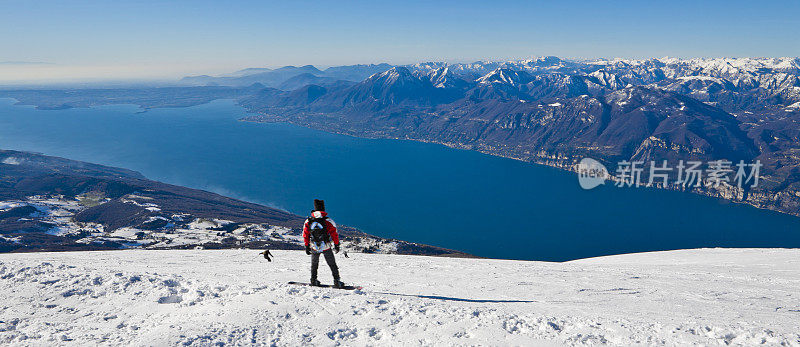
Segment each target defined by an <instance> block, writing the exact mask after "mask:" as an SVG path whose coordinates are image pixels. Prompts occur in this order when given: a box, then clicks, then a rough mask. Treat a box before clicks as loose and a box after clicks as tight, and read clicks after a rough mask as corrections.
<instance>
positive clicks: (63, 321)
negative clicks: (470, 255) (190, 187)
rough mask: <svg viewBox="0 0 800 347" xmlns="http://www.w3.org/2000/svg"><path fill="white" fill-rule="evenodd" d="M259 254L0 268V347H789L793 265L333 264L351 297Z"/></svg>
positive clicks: (799, 280)
mask: <svg viewBox="0 0 800 347" xmlns="http://www.w3.org/2000/svg"><path fill="white" fill-rule="evenodd" d="M273 253H274V255H275V259H274V261H273V262H271V263H268V262H266V261H265V260H264V259H263V258H260V256H259V255H258V254H257V251H253V250H225V251H208V250H205V251H198V250H186V251H175V250H169V251H153V250H128V251H105V252H76V253H28V254H2V255H0V295H2V296H3V298H4V300H3V301H2V303H0V343H13V344H24V345H53V344H57V345H75V346H79V345H86V344H96V343H102V344H109V345H176V344H181V345H189V346H192V345H198V346H199V345H202V346H207V345H217V344H248V345H249V344H255V345H299V344H314V345H387V346H388V345H398V344H403V345H432V344H436V345H453V344H455V345H475V344H480V345H536V344H547V345H552V344H567V345H584V344H613V345H631V344H649V345H652V344H665V345H685V344H705V345H709V344H714V345H715V344H740V345H741V344H745V345H752V344H770V345H778V344H783V345H798V344H800V334H799V333H798V329H797V328H798V326H797V321H798V315H800V306H798V302H797V296H798V295H800V294H798V290H797V286H798V284H800V270H798V269H800V260H798V259H800V251H798V250H781V249H701V250H684V251H671V252H655V253H642V254H631V255H622V256H612V257H601V258H594V259H585V260H580V261H574V262H568V263H543V262H524V261H506V260H487V259H455V258H434V257H421V256H397V255H377V254H353V255H351V258H349V259H346V258H343V257H338V258H337V261H338V262H339V265H340V267H341V269H342V274H343V278H344V279H345V281H347V282H349V283H354V284H358V285H363V286H364V287H365V289H364V290H362V291H340V290H335V289H322V288H308V287H298V286H291V285H288V284H286V282H287V281H291V280H301V281H302V280H306V279H307V276H308V272H307V271H308V269H307V266H308V257H307V256H306V255H305V254H303V252H300V251H274V252H273ZM321 271H322V272H321V277H320V278H321V279H322V280H323V282H330V278H329V276H330V275H329V273H328V272H327V269H326V268H325V267H324V266H323V268H322V269H321Z"/></svg>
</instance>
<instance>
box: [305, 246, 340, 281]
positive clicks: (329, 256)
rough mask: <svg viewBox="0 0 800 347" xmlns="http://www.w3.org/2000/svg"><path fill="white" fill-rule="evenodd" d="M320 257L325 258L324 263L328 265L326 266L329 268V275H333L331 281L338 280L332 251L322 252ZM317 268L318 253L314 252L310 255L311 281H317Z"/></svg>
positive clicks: (337, 269) (337, 271)
mask: <svg viewBox="0 0 800 347" xmlns="http://www.w3.org/2000/svg"><path fill="white" fill-rule="evenodd" d="M322 255H324V256H325V262H327V263H328V266H330V268H331V273H332V274H333V280H334V281H338V280H339V267H338V266H336V258H334V257H333V250H330V249H328V250H325V251H324V252H322ZM318 267H319V253H317V252H314V253H311V281H312V282H313V281H316V280H317V268H318Z"/></svg>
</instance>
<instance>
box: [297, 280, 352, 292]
mask: <svg viewBox="0 0 800 347" xmlns="http://www.w3.org/2000/svg"><path fill="white" fill-rule="evenodd" d="M289 284H294V285H297V286H308V287H322V288H333V289H342V290H356V289H364V287H361V286H348V285H345V286H344V287H342V288H335V287H334V286H332V285H330V284H320V285H318V286H312V285H311V283H307V282H294V281H292V282H289Z"/></svg>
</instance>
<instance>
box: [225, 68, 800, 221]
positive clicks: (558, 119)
mask: <svg viewBox="0 0 800 347" xmlns="http://www.w3.org/2000/svg"><path fill="white" fill-rule="evenodd" d="M799 76H800V59H798V58H718V59H673V58H662V59H648V60H622V59H616V60H592V61H574V60H567V59H561V58H557V57H542V58H537V59H530V60H521V61H507V62H477V63H470V64H461V63H459V64H447V63H420V64H414V65H407V66H394V67H391V68H390V69H388V70H386V71H383V72H380V73H375V74H373V75H371V76H369V77H367V78H366V79H364V80H363V81H360V82H358V83H356V84H338V85H314V84H311V85H306V86H303V87H300V88H297V89H294V90H291V91H286V90H280V89H277V88H265V89H263V90H261V91H259V92H258V93H257V94H254V95H251V96H248V97H244V98H242V99H240V103H241V104H242V105H243V106H245V107H247V108H248V109H249V110H250V111H252V112H255V113H257V115H254V116H251V117H248V120H253V121H285V122H292V123H296V124H300V125H304V126H309V127H314V128H319V129H325V130H328V131H334V132H339V133H345V134H350V135H356V136H364V137H378V138H402V139H413V140H420V141H428V142H436V143H442V144H445V145H448V146H453V147H458V148H466V149H472V150H478V151H481V152H485V153H490V154H494V155H500V156H506V157H511V158H517V159H522V160H526V161H533V162H537V163H542V164H546V165H551V166H557V167H562V168H566V169H573V168H574V167H575V164H576V163H577V161H578V160H580V159H581V158H583V157H592V158H594V159H597V160H599V161H601V162H602V163H604V164H605V165H607V166H608V167H609V169H610V170H611V171H612V172H613V171H614V170H615V169H616V168H617V163H618V162H620V161H623V160H624V161H637V160H641V161H645V162H648V161H651V160H652V161H661V160H668V161H670V163H671V164H672V165H673V166H674V165H675V164H677V162H678V161H679V160H685V161H689V160H698V161H704V162H709V161H712V160H722V159H724V160H729V161H732V162H734V163H738V162H739V161H740V160H743V161H745V162H747V163H752V162H755V161H757V160H758V161H760V162H761V163H762V164H763V165H764V166H763V168H762V170H761V172H760V174H761V176H762V177H761V181H760V185H759V186H757V187H753V188H752V189H751V188H750V187H742V188H739V187H737V186H734V185H721V186H708V185H707V184H705V185H703V186H701V187H696V188H694V187H688V188H685V187H682V186H672V185H669V186H666V187H664V188H669V189H681V190H691V191H695V192H697V193H701V194H707V195H712V196H719V197H723V198H726V199H730V200H734V201H740V202H747V203H750V204H752V205H755V206H758V207H762V208H769V209H775V210H778V211H783V212H789V213H793V214H798V213H799V212H800V158H798V156H797V152H798V150H800V138H799V137H798V135H799V134H800V127H799V126H798V123H797V122H798V120H800V79H799Z"/></svg>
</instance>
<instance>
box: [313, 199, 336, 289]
mask: <svg viewBox="0 0 800 347" xmlns="http://www.w3.org/2000/svg"><path fill="white" fill-rule="evenodd" d="M303 240H304V241H305V243H306V254H309V255H311V285H312V286H319V285H320V282H319V281H318V280H317V268H318V267H319V255H320V254H322V255H324V256H325V262H327V263H328V266H329V267H330V268H331V273H333V286H334V287H335V288H342V287H344V284H343V283H342V281H341V280H340V279H339V267H337V266H336V258H334V256H333V251H332V250H331V244H333V249H334V250H335V251H336V253H339V233H337V232H336V223H335V222H334V221H333V219H331V218H329V217H328V213H327V212H325V201H322V200H317V199H314V209H313V210H312V211H311V216H309V217H308V219H306V222H305V223H303Z"/></svg>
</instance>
